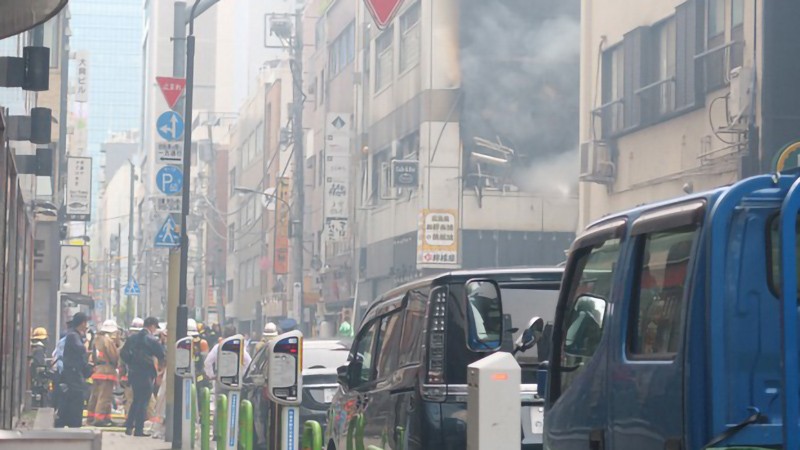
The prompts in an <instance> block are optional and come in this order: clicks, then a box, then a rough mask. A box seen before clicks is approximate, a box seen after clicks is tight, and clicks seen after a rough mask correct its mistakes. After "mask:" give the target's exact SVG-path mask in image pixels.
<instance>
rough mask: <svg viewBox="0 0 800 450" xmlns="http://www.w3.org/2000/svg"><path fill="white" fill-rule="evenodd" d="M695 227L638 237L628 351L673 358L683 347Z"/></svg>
mask: <svg viewBox="0 0 800 450" xmlns="http://www.w3.org/2000/svg"><path fill="white" fill-rule="evenodd" d="M696 229H697V228H696V227H694V226H692V227H690V228H680V229H676V230H671V231H666V232H657V233H652V234H648V235H644V236H640V237H639V241H640V242H639V245H638V247H639V250H638V255H637V256H638V260H639V264H638V266H639V270H638V274H637V275H638V280H637V287H636V289H635V290H634V292H636V297H634V299H633V301H632V302H631V316H630V317H631V322H630V328H629V332H628V335H629V339H628V351H629V352H630V354H632V355H635V356H645V357H648V356H652V355H664V356H666V357H671V355H674V354H675V353H677V351H678V348H679V346H680V338H681V325H682V313H683V298H684V288H685V286H686V279H687V268H688V266H689V258H690V256H691V251H692V243H693V241H694V236H695V234H696Z"/></svg>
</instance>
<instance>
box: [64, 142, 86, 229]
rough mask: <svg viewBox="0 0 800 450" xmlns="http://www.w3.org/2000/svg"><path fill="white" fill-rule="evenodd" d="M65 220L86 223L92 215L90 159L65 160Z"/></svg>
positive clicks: (73, 157)
mask: <svg viewBox="0 0 800 450" xmlns="http://www.w3.org/2000/svg"><path fill="white" fill-rule="evenodd" d="M66 195H67V200H66V213H67V220H71V221H81V222H85V221H88V220H89V219H90V217H91V214H92V158H84V157H76V156H70V157H69V158H67V194H66Z"/></svg>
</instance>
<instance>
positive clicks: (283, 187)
mask: <svg viewBox="0 0 800 450" xmlns="http://www.w3.org/2000/svg"><path fill="white" fill-rule="evenodd" d="M276 191H277V196H278V201H277V202H276V204H275V246H274V254H273V259H274V263H273V265H272V270H273V273H275V274H277V275H285V274H288V273H289V224H290V221H291V214H292V212H291V211H289V208H288V206H287V203H286V200H287V199H288V198H289V195H290V194H291V190H290V188H289V179H288V178H280V179H279V180H278V186H277V188H276ZM281 200H283V201H281Z"/></svg>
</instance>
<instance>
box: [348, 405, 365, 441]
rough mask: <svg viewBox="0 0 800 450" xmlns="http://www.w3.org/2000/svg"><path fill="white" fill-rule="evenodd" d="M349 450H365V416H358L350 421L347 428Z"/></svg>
mask: <svg viewBox="0 0 800 450" xmlns="http://www.w3.org/2000/svg"><path fill="white" fill-rule="evenodd" d="M347 450H365V449H364V415H363V414H358V415H356V416H353V418H352V419H350V423H349V425H348V427H347Z"/></svg>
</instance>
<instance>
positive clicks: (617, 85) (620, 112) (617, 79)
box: [599, 45, 625, 136]
mask: <svg viewBox="0 0 800 450" xmlns="http://www.w3.org/2000/svg"><path fill="white" fill-rule="evenodd" d="M624 62H625V59H624V53H623V48H622V46H621V45H618V46H616V47H613V48H610V49H608V50H606V51H605V52H603V63H602V64H603V76H602V81H603V87H602V98H603V105H602V106H601V107H600V108H599V109H600V111H599V113H600V115H601V120H602V124H603V136H608V135H612V134H615V133H618V132H620V131H622V129H623V127H624V123H623V119H624V108H623V104H622V96H623V92H624V89H625V86H624V81H625V79H624V76H623V69H624V67H623V64H624Z"/></svg>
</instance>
